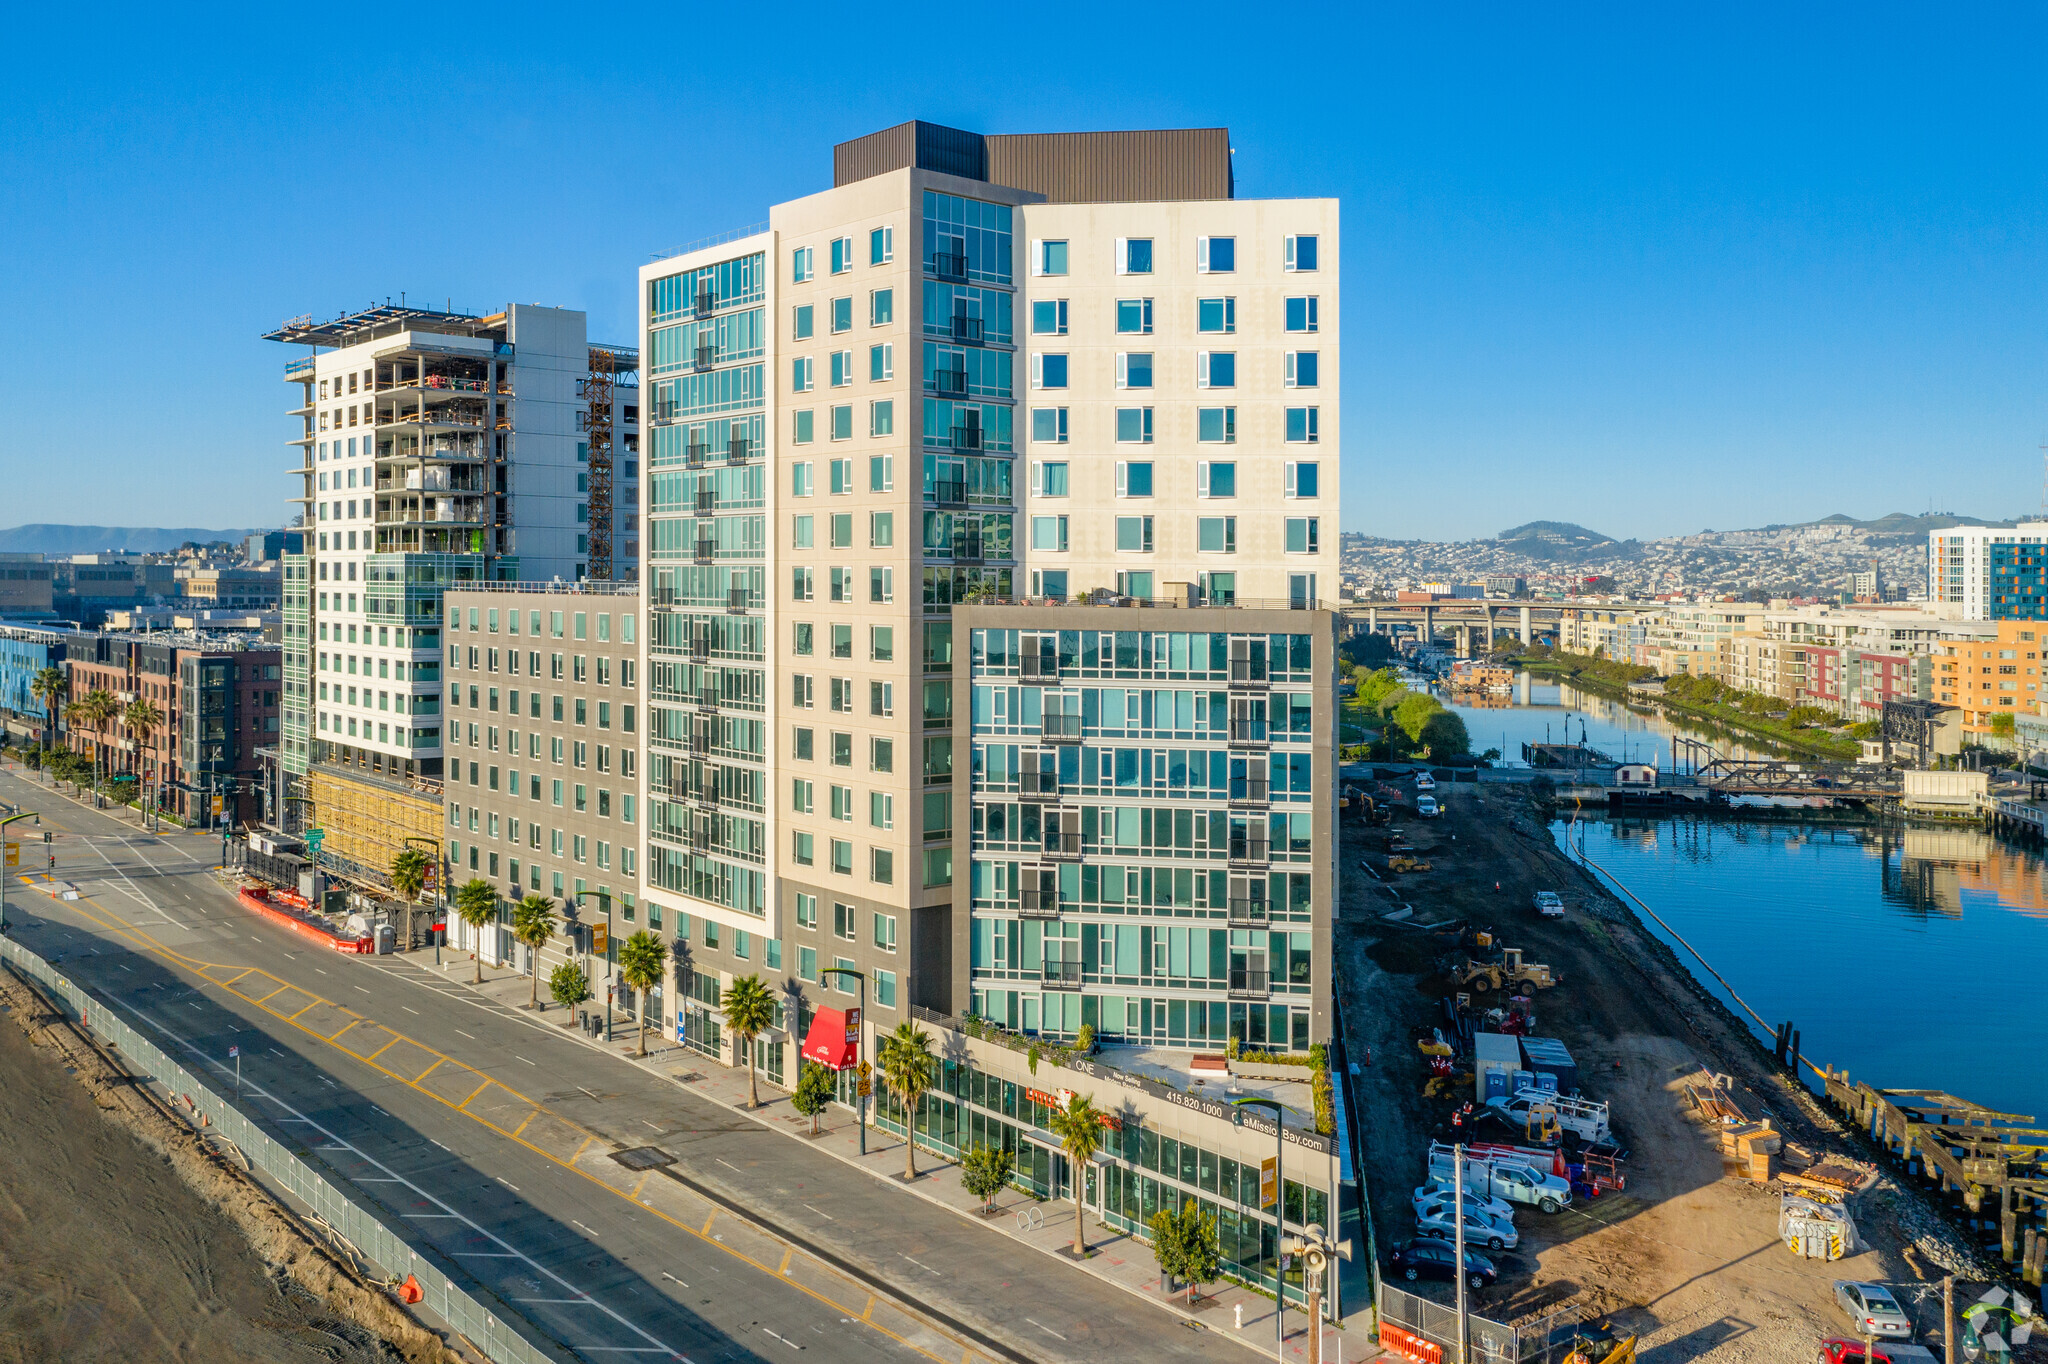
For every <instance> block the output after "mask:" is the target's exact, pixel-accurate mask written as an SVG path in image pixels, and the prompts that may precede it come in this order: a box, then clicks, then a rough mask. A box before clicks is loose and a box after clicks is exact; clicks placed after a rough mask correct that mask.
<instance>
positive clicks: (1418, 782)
mask: <svg viewBox="0 0 2048 1364" xmlns="http://www.w3.org/2000/svg"><path fill="white" fill-rule="evenodd" d="M1415 789H1416V790H1418V791H1434V790H1436V778H1435V777H1432V776H1430V775H1429V773H1427V772H1417V773H1416V774H1415Z"/></svg>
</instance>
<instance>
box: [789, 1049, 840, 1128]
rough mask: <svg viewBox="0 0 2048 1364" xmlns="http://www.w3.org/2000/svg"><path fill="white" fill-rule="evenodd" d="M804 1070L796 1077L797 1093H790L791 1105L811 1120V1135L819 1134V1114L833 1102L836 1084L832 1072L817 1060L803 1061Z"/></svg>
mask: <svg viewBox="0 0 2048 1364" xmlns="http://www.w3.org/2000/svg"><path fill="white" fill-rule="evenodd" d="M802 1065H803V1070H802V1072H801V1073H799V1074H798V1075H797V1077H796V1093H794V1094H792V1095H790V1097H789V1106H790V1107H791V1108H794V1109H795V1110H796V1111H797V1112H799V1113H801V1114H803V1115H804V1116H805V1117H806V1118H809V1119H810V1120H811V1135H812V1136H814V1137H815V1136H817V1135H818V1115H819V1114H820V1113H823V1112H824V1111H825V1108H826V1106H827V1105H828V1104H830V1103H831V1102H832V1096H833V1093H834V1086H833V1084H832V1072H831V1071H829V1070H827V1069H825V1068H824V1067H823V1066H821V1065H819V1064H818V1063H817V1062H816V1061H805V1062H803V1063H802Z"/></svg>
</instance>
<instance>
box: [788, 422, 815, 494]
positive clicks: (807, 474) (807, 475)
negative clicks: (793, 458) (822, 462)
mask: <svg viewBox="0 0 2048 1364" xmlns="http://www.w3.org/2000/svg"><path fill="white" fill-rule="evenodd" d="M797 415H798V416H799V417H803V416H808V415H810V414H809V413H805V412H799V413H797ZM789 495H790V496H791V497H809V496H810V495H811V464H810V461H809V460H805V461H803V462H802V463H800V464H792V465H790V466H789Z"/></svg>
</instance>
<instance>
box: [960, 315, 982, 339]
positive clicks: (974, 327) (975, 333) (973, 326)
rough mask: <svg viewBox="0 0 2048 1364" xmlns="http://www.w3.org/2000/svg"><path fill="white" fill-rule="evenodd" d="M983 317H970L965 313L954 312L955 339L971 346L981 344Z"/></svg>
mask: <svg viewBox="0 0 2048 1364" xmlns="http://www.w3.org/2000/svg"><path fill="white" fill-rule="evenodd" d="M981 335H982V330H981V319H980V318H978V317H968V316H966V315H965V314H964V313H954V314H953V339H954V340H955V341H960V342H964V343H966V344H967V345H970V346H978V345H980V344H981Z"/></svg>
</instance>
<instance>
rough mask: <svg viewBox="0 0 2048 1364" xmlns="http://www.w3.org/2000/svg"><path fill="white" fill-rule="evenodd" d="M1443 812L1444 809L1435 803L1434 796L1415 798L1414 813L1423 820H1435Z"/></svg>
mask: <svg viewBox="0 0 2048 1364" xmlns="http://www.w3.org/2000/svg"><path fill="white" fill-rule="evenodd" d="M1443 812H1444V807H1443V806H1441V805H1438V804H1437V803H1436V797H1435V796H1417V797H1416V798H1415V813H1416V814H1418V815H1421V816H1422V817H1423V818H1424V819H1435V818H1436V817H1437V816H1438V815H1440V814H1442V813H1443Z"/></svg>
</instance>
